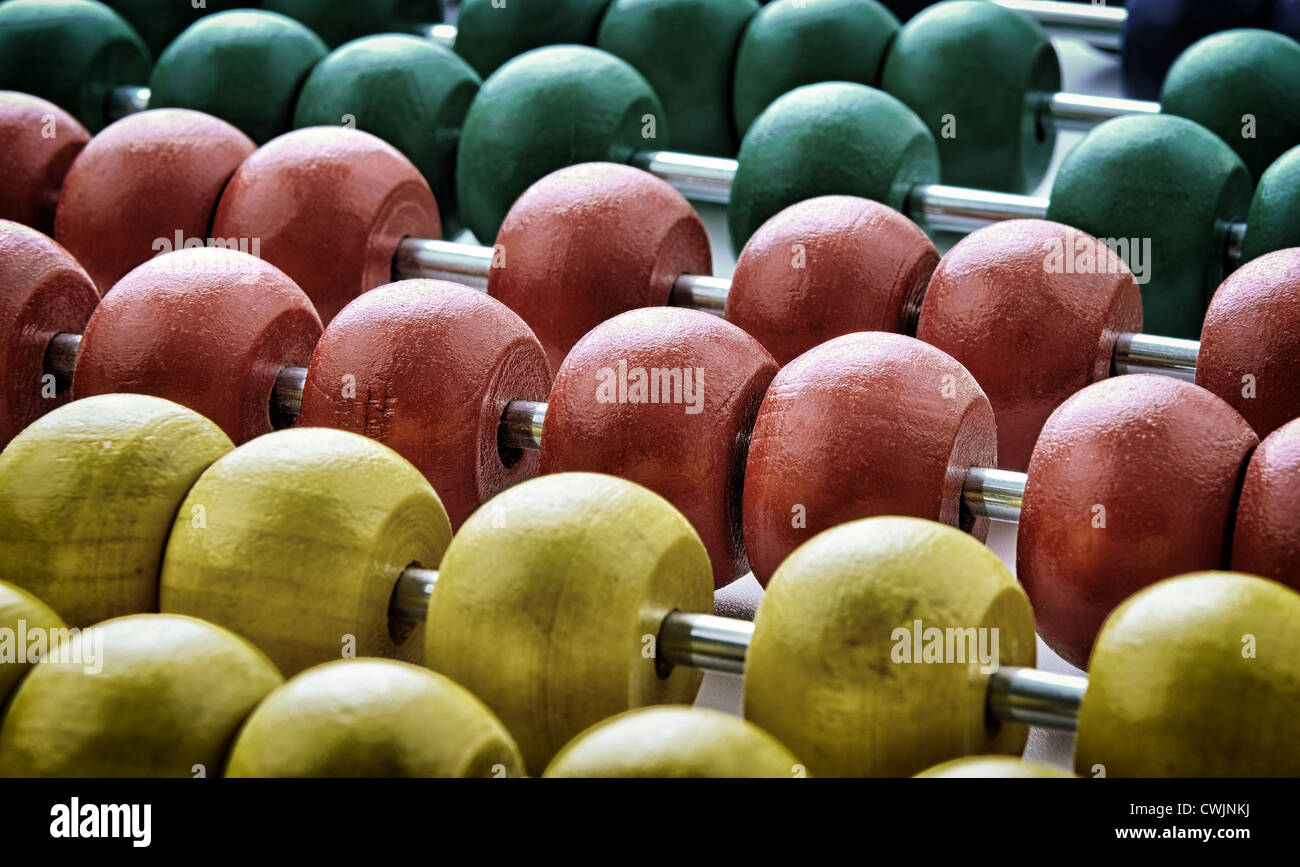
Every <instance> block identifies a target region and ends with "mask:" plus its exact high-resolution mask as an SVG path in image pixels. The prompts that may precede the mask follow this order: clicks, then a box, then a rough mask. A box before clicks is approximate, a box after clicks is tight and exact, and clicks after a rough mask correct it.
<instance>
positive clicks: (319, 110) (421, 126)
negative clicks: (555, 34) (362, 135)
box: [293, 34, 482, 238]
mask: <svg viewBox="0 0 1300 867" xmlns="http://www.w3.org/2000/svg"><path fill="white" fill-rule="evenodd" d="M481 83H482V82H480V81H479V77H478V73H476V72H474V70H473V69H472V68H470V65H469V64H468V63H466V62H465V61H464V60H462V59H461V58H460V57H459V56H457V55H456V54H455V52H453V51H451V50H450V49H448V48H443V47H442V46H441V45H436V44H434V43H432V42H430V41H429V40H427V39H420V38H417V37H415V36H402V35H400V34H392V35H385V36H367V37H365V38H362V39H358V40H356V41H354V42H349V43H348V44H347V45H344V46H343V47H342V48H338V49H336V50H335V51H333V52H332V53H331V54H330V55H329V56H328V57H326V58H325V59H324V60H322V61H321V62H320V63H318V64H316V68H315V69H313V70H312V72H311V75H309V76H307V83H306V84H304V85H303V88H302V93H301V94H300V95H299V96H298V108H297V110H296V111H295V112H294V118H293V123H294V126H296V127H304V126H328V125H336V124H349V125H352V126H355V127H356V128H357V129H360V130H365V131H366V132H368V133H371V134H373V135H377V136H379V137H380V138H382V139H383V140H384V141H386V142H388V143H389V144H391V145H392V146H393V147H395V148H397V149H398V150H400V151H401V152H402V153H404V154H406V156H407V157H408V158H409V159H410V160H411V162H413V163H414V164H415V167H416V168H417V169H419V170H420V173H421V174H423V175H424V177H425V180H427V181H428V182H429V186H430V187H432V188H433V194H434V196H435V197H436V198H437V200H438V209H439V211H440V212H441V215H442V228H443V234H444V235H445V236H446V237H449V238H451V237H455V236H456V234H457V233H458V232H459V231H460V228H461V227H460V226H459V224H458V223H459V217H457V215H456V214H457V212H456V179H455V169H456V143H457V140H458V138H459V136H460V127H461V124H462V123H463V122H464V120H465V113H466V112H467V111H469V106H470V103H471V102H473V100H474V95H475V94H477V93H478V89H479V85H480V84H481Z"/></svg>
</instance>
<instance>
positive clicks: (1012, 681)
mask: <svg viewBox="0 0 1300 867" xmlns="http://www.w3.org/2000/svg"><path fill="white" fill-rule="evenodd" d="M437 584H438V572H437V570H434V569H424V568H421V567H418V566H408V567H407V568H406V569H404V570H402V574H401V575H399V576H398V578H397V582H396V584H395V585H394V586H393V595H392V597H391V601H390V602H389V605H388V616H389V618H390V619H391V620H394V621H396V622H399V623H404V624H419V623H424V622H425V621H426V620H428V617H429V599H430V598H431V597H432V595H433V593H434V591H435V589H436V587H437ZM753 640H754V624H753V623H751V622H750V621H748V620H737V619H735V618H731V617H717V616H714V615H712V614H692V613H688V612H685V611H673V612H671V613H669V614H668V615H667V616H666V617H665V618H664V619H663V622H662V623H661V624H660V626H659V636H658V639H657V640H656V644H655V660H656V662H659V663H663V664H665V665H680V666H682V667H684V668H694V669H698V670H700V671H715V672H720V673H723V674H744V673H745V658H746V656H747V655H748V653H749V646H750V644H751V643H752V642H753ZM1087 688H1088V679H1087V678H1086V677H1077V676H1074V675H1068V674H1054V673H1052V672H1047V671H1039V670H1037V669H1033V668H1014V667H1000V668H998V669H997V670H996V671H995V672H993V674H992V675H990V677H989V686H988V694H987V699H986V700H987V702H988V711H989V713H990V714H991V715H992V716H993V717H994V718H995V719H998V720H1001V721H1003V722H1014V723H1027V724H1029V725H1037V726H1047V727H1049V728H1057V729H1066V730H1074V729H1075V728H1077V727H1078V720H1079V707H1080V705H1081V704H1082V702H1083V694H1084V692H1085V691H1086V690H1087Z"/></svg>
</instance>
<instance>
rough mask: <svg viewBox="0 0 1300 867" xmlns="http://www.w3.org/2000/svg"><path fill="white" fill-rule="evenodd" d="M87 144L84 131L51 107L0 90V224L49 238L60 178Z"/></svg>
mask: <svg viewBox="0 0 1300 867" xmlns="http://www.w3.org/2000/svg"><path fill="white" fill-rule="evenodd" d="M88 141H90V133H88V132H86V128H85V127H83V126H82V125H81V124H80V123H78V122H77V119H76V118H74V117H73V116H72V115H70V114H68V113H67V112H66V111H64V110H63V109H61V108H59V107H58V106H57V105H55V104H54V103H52V102H46V101H45V100H43V99H40V98H38V97H35V96H29V95H27V94H25V93H16V92H14V91H8V90H0V153H2V154H4V178H5V182H4V184H3V185H0V220H13V221H15V222H18V223H23V224H25V225H28V226H31V227H32V228H34V229H38V230H40V231H42V232H44V233H45V234H47V235H48V234H51V233H52V232H53V231H54V209H55V206H56V205H57V204H58V201H59V190H60V188H61V187H62V186H63V178H64V177H65V176H66V175H67V173H68V168H69V167H71V165H72V161H73V160H74V159H76V156H77V154H79V153H81V149H82V148H84V147H85V146H86V142H88Z"/></svg>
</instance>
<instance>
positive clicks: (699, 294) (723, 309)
mask: <svg viewBox="0 0 1300 867" xmlns="http://www.w3.org/2000/svg"><path fill="white" fill-rule="evenodd" d="M730 292H731V281H730V280H727V279H726V278H723V277H699V276H696V275H694V274H683V275H681V276H680V277H678V278H677V282H675V283H674V284H673V294H672V296H671V297H670V298H669V300H668V303H669V305H670V306H673V307H687V308H690V309H692V310H703V311H704V312H705V313H713V314H715V315H717V316H725V315H726V313H727V295H728V294H729V293H730Z"/></svg>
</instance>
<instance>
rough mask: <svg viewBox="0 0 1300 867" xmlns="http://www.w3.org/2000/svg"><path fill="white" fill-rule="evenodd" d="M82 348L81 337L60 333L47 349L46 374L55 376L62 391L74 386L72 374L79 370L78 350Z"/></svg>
mask: <svg viewBox="0 0 1300 867" xmlns="http://www.w3.org/2000/svg"><path fill="white" fill-rule="evenodd" d="M80 348H81V335H80V334H68V333H67V332H62V331H61V332H59V333H58V334H56V335H54V336H53V337H51V338H50V342H49V345H48V346H46V347H45V361H44V364H45V373H49V374H52V375H53V376H54V384H55V385H56V386H58V387H59V388H60V389H64V388H67V387H68V386H70V385H72V373H73V371H74V370H76V369H77V350H79V349H80Z"/></svg>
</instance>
